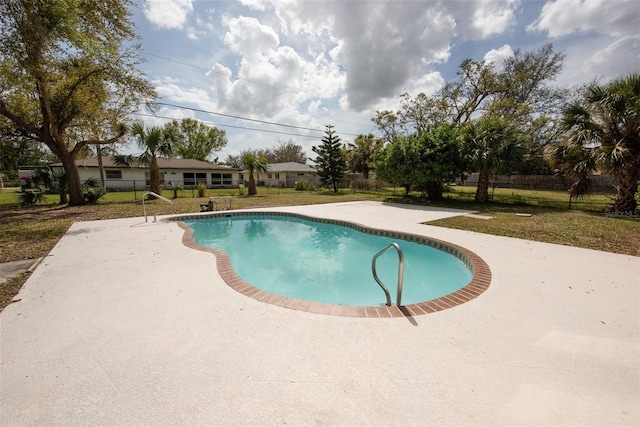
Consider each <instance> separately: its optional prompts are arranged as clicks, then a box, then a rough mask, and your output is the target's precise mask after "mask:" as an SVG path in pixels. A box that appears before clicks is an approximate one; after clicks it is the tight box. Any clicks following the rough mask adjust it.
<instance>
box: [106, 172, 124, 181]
mask: <svg viewBox="0 0 640 427" xmlns="http://www.w3.org/2000/svg"><path fill="white" fill-rule="evenodd" d="M104 172H105V176H106V178H107V179H122V171H110V170H106V171H104Z"/></svg>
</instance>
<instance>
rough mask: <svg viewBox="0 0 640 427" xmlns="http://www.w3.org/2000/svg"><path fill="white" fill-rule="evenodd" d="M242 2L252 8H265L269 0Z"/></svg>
mask: <svg viewBox="0 0 640 427" xmlns="http://www.w3.org/2000/svg"><path fill="white" fill-rule="evenodd" d="M240 3H242V4H243V5H245V6H247V7H248V8H249V9H252V10H265V9H266V7H267V3H268V1H267V0H240Z"/></svg>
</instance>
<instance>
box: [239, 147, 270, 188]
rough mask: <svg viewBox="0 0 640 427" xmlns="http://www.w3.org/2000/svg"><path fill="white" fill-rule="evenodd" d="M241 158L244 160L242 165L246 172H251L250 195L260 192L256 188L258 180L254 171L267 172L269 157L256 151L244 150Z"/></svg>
mask: <svg viewBox="0 0 640 427" xmlns="http://www.w3.org/2000/svg"><path fill="white" fill-rule="evenodd" d="M240 158H241V161H242V167H243V168H244V170H245V171H246V172H248V173H249V188H248V194H249V196H255V195H256V194H258V190H257V189H256V180H255V178H254V176H253V174H254V172H266V171H267V168H268V167H269V166H268V165H267V159H265V158H264V157H263V156H259V155H258V154H257V153H256V152H254V151H244V152H242V154H240Z"/></svg>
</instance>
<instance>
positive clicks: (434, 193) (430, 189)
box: [426, 181, 444, 202]
mask: <svg viewBox="0 0 640 427" xmlns="http://www.w3.org/2000/svg"><path fill="white" fill-rule="evenodd" d="M443 187H444V186H443V185H442V182H440V181H431V182H428V183H427V185H426V189H427V196H428V197H429V200H432V201H434V202H435V201H439V200H442V192H443V191H444V188H443Z"/></svg>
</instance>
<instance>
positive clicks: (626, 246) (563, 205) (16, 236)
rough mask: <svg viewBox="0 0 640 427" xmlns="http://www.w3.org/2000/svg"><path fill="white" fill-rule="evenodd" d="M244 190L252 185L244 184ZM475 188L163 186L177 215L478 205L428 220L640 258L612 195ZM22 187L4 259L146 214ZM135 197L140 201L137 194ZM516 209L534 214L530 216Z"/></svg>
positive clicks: (4, 296)
mask: <svg viewBox="0 0 640 427" xmlns="http://www.w3.org/2000/svg"><path fill="white" fill-rule="evenodd" d="M245 191H246V190H245ZM474 192H475V189H474V188H471V187H451V188H450V189H449V190H448V191H447V192H445V194H444V200H442V201H441V202H438V203H431V202H428V201H425V200H424V199H422V198H420V196H419V194H415V193H412V194H410V195H409V196H405V195H404V192H403V190H402V189H395V190H394V189H380V190H376V191H370V192H353V191H349V190H342V191H340V192H338V193H337V194H336V193H333V192H306V191H295V190H293V189H278V188H265V187H260V188H259V189H258V195H257V196H251V197H249V196H246V195H245V196H239V195H238V190H237V189H235V190H233V189H227V190H207V193H206V196H205V197H201V198H199V197H192V195H195V196H197V191H194V192H193V193H192V192H191V190H184V191H181V192H180V193H179V196H180V197H178V198H176V199H173V192H172V191H168V190H165V191H163V192H162V195H163V197H166V198H168V199H170V200H172V202H173V204H174V210H173V211H172V212H171V213H192V212H199V211H200V205H201V204H206V203H207V201H208V198H209V197H210V196H217V195H225V196H228V195H231V196H233V201H232V208H233V209H245V208H256V207H270V206H289V205H309V204H320V203H333V202H347V201H358V200H377V201H387V202H395V203H410V204H420V205H429V206H444V207H450V208H457V209H467V210H472V211H476V212H478V213H479V214H481V215H485V216H491V217H492V219H489V220H482V219H475V218H470V217H455V218H448V219H443V220H438V221H433V222H430V223H429V224H430V225H436V226H442V227H450V228H457V229H462V230H470V231H476V232H480V233H489V234H494V235H500V236H510V237H517V238H524V239H530V240H537V241H541V242H549V243H558V244H563V245H570V246H577V247H582V248H589V249H597V250H602V251H608V252H614V253H620V254H629V255H634V256H640V245H638V244H637V242H640V218H610V217H607V216H605V215H604V214H603V212H604V209H605V208H606V207H607V206H608V205H609V204H610V203H611V200H610V199H609V198H608V197H606V196H603V195H593V196H590V197H589V198H586V199H583V200H579V201H577V202H574V203H573V205H572V209H571V210H569V209H567V207H568V202H569V200H568V196H567V194H566V193H565V192H552V191H530V190H512V189H495V191H494V193H493V200H492V201H491V202H490V203H486V204H476V203H474V202H473V196H474ZM19 194H20V191H19V190H11V189H4V190H3V191H2V192H0V230H2V233H0V262H9V261H17V260H22V259H33V258H37V257H40V256H45V255H46V254H47V253H48V252H49V251H50V250H51V249H52V248H53V246H54V245H55V244H56V243H57V242H58V240H59V239H60V237H62V235H63V234H64V233H65V232H66V230H67V229H68V228H69V227H70V226H71V224H73V223H74V222H76V221H91V220H101V219H114V218H126V217H141V216H142V203H141V202H140V197H142V192H136V193H135V194H134V192H113V193H108V194H107V195H105V196H104V197H103V198H101V199H100V201H99V202H98V204H96V205H88V206H77V207H61V206H59V205H58V204H57V202H58V201H59V196H58V195H56V194H48V195H47V196H46V203H43V204H39V205H36V206H30V207H21V206H19ZM136 199H137V200H136ZM147 206H148V207H147V213H148V214H149V215H153V214H154V213H155V212H158V211H163V212H164V211H166V209H167V204H166V203H165V202H163V201H159V200H151V201H149V202H148V205H147ZM516 213H527V214H532V216H530V217H522V216H517V215H516ZM26 277H27V275H24V276H23V278H22V279H19V280H18V282H17V284H16V281H15V280H13V281H11V283H10V285H3V286H2V287H0V300H1V301H3V303H2V304H0V309H2V308H3V307H4V306H5V305H4V304H5V302H8V301H10V300H11V298H12V297H13V295H15V292H17V290H18V289H19V288H20V286H21V285H22V283H23V282H24V280H26Z"/></svg>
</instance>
